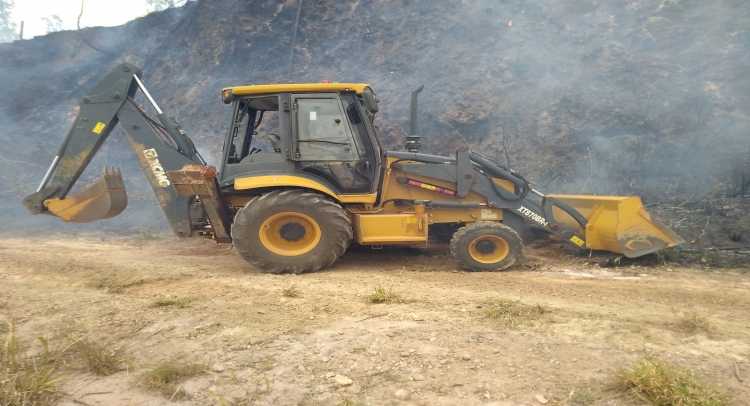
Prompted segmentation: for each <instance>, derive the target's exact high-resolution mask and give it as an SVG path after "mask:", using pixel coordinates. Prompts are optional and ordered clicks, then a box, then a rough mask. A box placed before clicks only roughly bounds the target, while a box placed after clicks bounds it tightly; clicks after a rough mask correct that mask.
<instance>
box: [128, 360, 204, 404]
mask: <svg viewBox="0 0 750 406" xmlns="http://www.w3.org/2000/svg"><path fill="white" fill-rule="evenodd" d="M205 371H206V364H203V363H199V362H187V363H178V362H174V361H165V362H161V363H159V364H157V365H155V366H153V367H151V368H149V369H148V370H147V371H146V372H143V373H142V374H140V375H139V376H138V380H139V381H140V382H141V383H143V384H144V385H145V386H146V388H147V389H150V390H157V391H161V392H162V393H163V394H164V395H166V396H169V397H170V399H171V398H176V397H182V396H184V395H185V389H183V388H182V387H181V386H179V383H181V382H183V381H185V380H186V379H190V378H193V377H195V376H198V375H200V374H202V373H204V372H205Z"/></svg>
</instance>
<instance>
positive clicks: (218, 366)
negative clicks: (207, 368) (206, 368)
mask: <svg viewBox="0 0 750 406" xmlns="http://www.w3.org/2000/svg"><path fill="white" fill-rule="evenodd" d="M225 369H226V368H224V365H221V364H213V365H212V366H211V370H212V371H214V372H224V370H225Z"/></svg>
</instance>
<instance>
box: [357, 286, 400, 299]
mask: <svg viewBox="0 0 750 406" xmlns="http://www.w3.org/2000/svg"><path fill="white" fill-rule="evenodd" d="M366 299H367V301H368V302H370V303H400V302H401V301H402V299H401V295H400V294H399V293H396V292H394V291H393V288H388V290H387V291H386V290H385V288H383V287H382V286H380V285H378V286H377V287H376V288H375V292H374V293H370V294H369V295H368V296H367V298H366Z"/></svg>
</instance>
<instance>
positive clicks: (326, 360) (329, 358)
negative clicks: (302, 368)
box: [320, 357, 331, 362]
mask: <svg viewBox="0 0 750 406" xmlns="http://www.w3.org/2000/svg"><path fill="white" fill-rule="evenodd" d="M320 360H321V361H323V362H328V361H330V360H331V357H320Z"/></svg>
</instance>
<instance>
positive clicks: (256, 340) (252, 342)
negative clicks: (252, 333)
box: [247, 338, 263, 345]
mask: <svg viewBox="0 0 750 406" xmlns="http://www.w3.org/2000/svg"><path fill="white" fill-rule="evenodd" d="M262 342H263V339H262V338H251V339H250V341H248V342H247V343H248V344H249V345H258V344H260V343H262Z"/></svg>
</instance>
